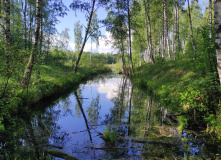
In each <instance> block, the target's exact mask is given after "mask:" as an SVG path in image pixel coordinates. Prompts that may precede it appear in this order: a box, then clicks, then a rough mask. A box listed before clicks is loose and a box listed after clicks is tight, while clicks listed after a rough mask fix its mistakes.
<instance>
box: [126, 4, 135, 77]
mask: <svg viewBox="0 0 221 160" xmlns="http://www.w3.org/2000/svg"><path fill="white" fill-rule="evenodd" d="M129 2H130V1H129V0H127V15H128V30H129V54H130V66H131V74H132V76H134V67H133V60H132V51H131V22H130V3H129Z"/></svg>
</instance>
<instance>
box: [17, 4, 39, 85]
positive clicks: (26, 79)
mask: <svg viewBox="0 0 221 160" xmlns="http://www.w3.org/2000/svg"><path fill="white" fill-rule="evenodd" d="M41 6H42V0H36V18H35V38H34V46H33V48H32V51H31V55H30V58H29V61H28V64H27V66H26V68H25V72H24V76H23V79H22V82H21V85H22V86H28V85H29V81H30V78H31V73H32V69H33V65H34V60H35V56H36V52H37V46H38V41H39V31H40V18H41Z"/></svg>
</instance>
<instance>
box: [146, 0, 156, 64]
mask: <svg viewBox="0 0 221 160" xmlns="http://www.w3.org/2000/svg"><path fill="white" fill-rule="evenodd" d="M143 4H144V11H145V22H146V34H147V45H148V46H149V49H150V55H149V57H150V61H151V63H152V64H154V63H155V61H154V57H153V52H152V51H153V50H152V39H151V25H150V15H149V9H150V6H149V5H150V3H149V0H148V6H146V0H143ZM147 7H148V9H147ZM148 26H149V27H148ZM148 32H149V34H148Z"/></svg>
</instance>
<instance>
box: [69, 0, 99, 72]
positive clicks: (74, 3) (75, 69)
mask: <svg viewBox="0 0 221 160" xmlns="http://www.w3.org/2000/svg"><path fill="white" fill-rule="evenodd" d="M95 3H96V0H93V1H92V6H91V7H90V5H89V4H88V3H86V4H81V3H79V2H77V1H74V2H73V3H72V4H71V5H70V7H71V8H72V9H74V10H76V9H79V8H80V9H81V10H84V9H85V10H87V11H89V8H91V11H90V12H89V17H88V24H87V28H86V33H85V36H84V41H83V44H82V46H81V50H80V53H79V55H78V58H77V61H76V63H75V66H74V69H73V73H76V72H77V68H78V64H79V62H80V59H81V55H82V53H83V51H84V46H85V44H86V42H87V40H88V35H89V30H90V26H91V20H92V16H93V14H94V9H95Z"/></svg>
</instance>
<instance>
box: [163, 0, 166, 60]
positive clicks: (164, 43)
mask: <svg viewBox="0 0 221 160" xmlns="http://www.w3.org/2000/svg"><path fill="white" fill-rule="evenodd" d="M162 9H163V14H162V57H163V58H164V56H165V45H166V42H165V21H164V20H165V18H164V17H165V10H164V9H165V0H163V3H162Z"/></svg>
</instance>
